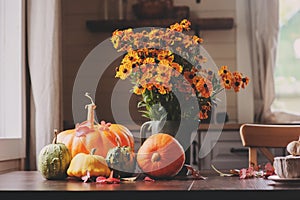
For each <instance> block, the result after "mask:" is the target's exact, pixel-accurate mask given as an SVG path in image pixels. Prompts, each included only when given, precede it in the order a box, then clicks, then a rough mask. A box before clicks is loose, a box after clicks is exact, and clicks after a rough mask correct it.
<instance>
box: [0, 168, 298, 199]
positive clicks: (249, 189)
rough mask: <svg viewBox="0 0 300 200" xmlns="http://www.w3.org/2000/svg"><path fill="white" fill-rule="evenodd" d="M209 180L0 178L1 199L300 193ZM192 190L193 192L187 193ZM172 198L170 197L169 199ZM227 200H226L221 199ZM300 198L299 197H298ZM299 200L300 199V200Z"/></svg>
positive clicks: (265, 183) (261, 183)
mask: <svg viewBox="0 0 300 200" xmlns="http://www.w3.org/2000/svg"><path fill="white" fill-rule="evenodd" d="M201 174H202V175H204V176H206V177H207V179H206V180H195V179H193V178H192V177H190V176H188V177H185V178H182V177H175V178H174V179H172V180H156V181H155V182H145V181H143V180H137V181H136V182H130V183H121V184H99V183H95V182H87V183H84V182H82V181H78V180H73V179H71V180H68V179H67V180H61V181H49V180H45V179H44V178H43V177H42V176H41V175H40V173H39V172H37V171H15V172H9V173H5V174H2V175H0V198H1V199H3V198H2V196H4V195H7V196H11V197H20V198H22V199H24V198H26V197H30V199H32V197H37V198H39V199H44V197H48V198H51V199H57V198H60V197H62V196H66V195H71V196H72V197H73V196H74V197H75V198H78V199H87V198H89V197H98V198H97V199H105V198H104V197H107V198H108V199H114V198H115V199H120V196H121V197H122V199H135V198H134V197H136V198H142V199H153V198H155V197H158V196H159V197H160V196H161V195H162V194H167V195H169V196H170V197H171V196H172V197H178V198H181V199H184V198H185V199H186V198H188V197H189V195H192V196H193V197H197V199H201V197H202V196H203V195H205V196H206V195H209V196H210V197H211V198H210V199H215V198H214V197H216V196H217V195H220V194H221V195H223V197H230V199H243V197H245V196H246V197H253V198H255V199H257V197H264V198H269V197H270V195H274V197H281V198H283V197H285V199H288V198H286V197H292V196H294V195H297V196H298V197H299V194H300V183H299V182H298V184H295V183H294V184H278V183H276V182H273V181H271V180H267V179H263V178H252V179H242V180H241V179H239V177H237V176H235V177H221V176H219V175H218V174H216V173H214V172H211V171H209V172H208V171H204V172H203V173H202V172H201ZM188 191H190V192H188ZM170 199H171V198H170ZM222 199H226V198H222ZM273 199H274V198H273ZM296 199H297V198H296ZM298 199H299V198H298Z"/></svg>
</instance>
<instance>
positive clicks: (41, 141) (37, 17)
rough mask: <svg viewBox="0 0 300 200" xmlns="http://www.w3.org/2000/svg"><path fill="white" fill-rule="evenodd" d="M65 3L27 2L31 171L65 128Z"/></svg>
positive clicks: (58, 1) (55, 1) (50, 1)
mask: <svg viewBox="0 0 300 200" xmlns="http://www.w3.org/2000/svg"><path fill="white" fill-rule="evenodd" d="M60 26H61V1H60V0H46V1H41V0H27V54H28V67H29V75H30V80H31V100H32V101H31V131H30V155H29V157H30V169H31V170H34V169H36V159H37V155H38V153H39V152H40V150H41V148H42V147H43V146H45V145H47V144H49V143H51V141H52V139H53V135H54V134H53V130H54V129H58V130H59V129H60V128H61V116H60V113H61V112H60V110H61V109H60V107H61V104H60V102H61V100H60V98H61V89H60V88H61V86H60V85H61V77H60V76H61V57H60V55H61V54H60V49H61V48H60V43H61V42H60V40H61V39H60V38H61V33H60V32H61V27H60Z"/></svg>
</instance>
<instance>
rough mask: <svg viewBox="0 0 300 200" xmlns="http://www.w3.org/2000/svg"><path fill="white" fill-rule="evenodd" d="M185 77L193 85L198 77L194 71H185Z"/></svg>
mask: <svg viewBox="0 0 300 200" xmlns="http://www.w3.org/2000/svg"><path fill="white" fill-rule="evenodd" d="M183 75H184V78H185V79H186V80H187V81H188V82H189V83H193V78H194V77H195V76H196V74H195V73H194V72H192V71H185V72H184V73H183Z"/></svg>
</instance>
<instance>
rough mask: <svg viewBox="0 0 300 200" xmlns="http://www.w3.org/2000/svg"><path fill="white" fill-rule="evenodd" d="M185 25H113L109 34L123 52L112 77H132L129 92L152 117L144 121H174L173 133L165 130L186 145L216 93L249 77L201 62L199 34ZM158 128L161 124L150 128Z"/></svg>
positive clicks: (207, 118)
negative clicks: (112, 29)
mask: <svg viewBox="0 0 300 200" xmlns="http://www.w3.org/2000/svg"><path fill="white" fill-rule="evenodd" d="M190 26H191V22H190V21H188V20H186V19H184V20H182V21H181V22H180V23H175V24H173V25H171V26H170V27H169V28H165V29H164V28H153V27H152V28H151V27H150V28H139V29H134V30H133V29H131V28H129V29H126V30H116V31H114V32H113V34H112V38H111V41H112V44H113V46H114V48H115V49H117V51H119V52H123V53H124V56H123V58H122V61H121V63H120V65H119V66H117V67H116V75H115V77H116V78H119V79H122V80H125V79H129V80H130V81H131V82H132V84H133V88H132V92H133V93H134V94H136V95H138V96H139V97H140V101H139V103H138V105H137V107H138V109H139V111H140V112H141V113H142V116H143V117H146V118H148V119H149V121H151V123H148V124H151V126H153V127H154V126H155V123H158V124H173V125H172V126H173V129H174V130H175V131H177V133H169V134H171V135H173V136H175V135H176V136H177V135H178V140H179V142H181V144H183V146H184V148H185V149H187V148H188V147H189V144H190V138H189V137H190V135H191V132H192V130H193V129H194V130H196V129H197V127H198V125H199V122H200V123H202V122H205V121H206V122H207V121H208V122H209V121H210V117H211V113H212V112H213V108H214V107H215V106H217V101H218V98H217V95H218V94H219V93H220V92H221V91H223V90H229V89H233V90H234V91H235V92H238V91H240V89H241V88H245V87H246V86H247V84H248V82H249V78H248V77H247V76H244V75H243V74H242V73H240V72H237V71H235V72H231V71H230V70H229V68H228V66H226V65H223V66H221V67H219V68H218V69H217V70H213V69H211V68H208V67H205V63H206V62H207V58H206V57H205V56H204V55H203V54H202V51H203V50H202V49H201V44H202V43H203V39H202V38H200V37H198V36H195V35H189V34H184V32H185V31H189V30H190ZM166 121H173V122H174V123H165V122H166ZM162 122H164V123H162ZM182 123H184V124H185V125H183V126H181V125H182ZM174 124H175V125H176V127H174V126H175V125H174ZM164 126H165V125H164ZM161 130H164V129H163V127H160V130H158V128H153V129H152V131H154V132H157V131H161ZM141 132H142V131H141ZM143 134H144V133H143ZM143 134H142V135H143Z"/></svg>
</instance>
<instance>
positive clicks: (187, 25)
mask: <svg viewBox="0 0 300 200" xmlns="http://www.w3.org/2000/svg"><path fill="white" fill-rule="evenodd" d="M180 25H181V27H182V28H183V29H185V30H187V31H188V30H190V26H191V22H190V21H188V20H187V19H184V20H182V21H181V22H180Z"/></svg>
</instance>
